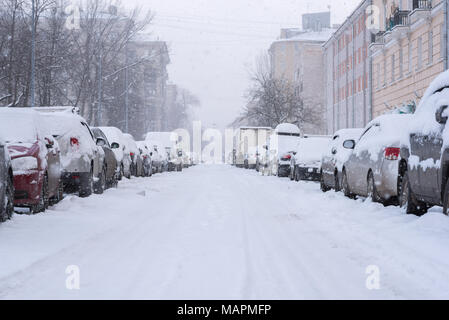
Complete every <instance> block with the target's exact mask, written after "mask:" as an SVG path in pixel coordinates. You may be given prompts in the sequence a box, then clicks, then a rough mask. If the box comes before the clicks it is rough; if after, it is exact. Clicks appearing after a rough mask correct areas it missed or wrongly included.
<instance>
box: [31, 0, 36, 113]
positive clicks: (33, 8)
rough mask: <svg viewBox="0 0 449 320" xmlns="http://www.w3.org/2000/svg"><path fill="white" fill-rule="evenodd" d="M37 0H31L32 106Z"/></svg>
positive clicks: (32, 99)
mask: <svg viewBox="0 0 449 320" xmlns="http://www.w3.org/2000/svg"><path fill="white" fill-rule="evenodd" d="M35 1H36V0H31V84H30V85H31V88H30V92H31V107H32V108H34V107H35V105H36V101H35V98H36V92H35V90H36V82H35V81H36V3H35Z"/></svg>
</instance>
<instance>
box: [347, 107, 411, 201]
mask: <svg viewBox="0 0 449 320" xmlns="http://www.w3.org/2000/svg"><path fill="white" fill-rule="evenodd" d="M411 117H412V115H405V114H404V115H400V114H388V115H383V116H380V117H377V118H376V119H374V120H373V121H371V122H370V123H369V124H368V125H367V126H366V127H365V129H364V131H363V133H362V135H361V137H360V138H359V140H358V141H357V142H355V143H354V141H353V140H347V141H346V142H345V143H344V147H346V148H347V149H354V150H353V152H352V153H351V155H350V156H349V158H348V160H347V161H346V162H345V163H344V165H343V171H342V172H343V175H342V191H343V192H344V194H345V196H348V197H351V196H354V195H359V196H362V197H369V198H372V200H373V201H374V202H386V201H388V202H391V201H394V200H396V199H397V196H398V195H399V190H398V186H399V182H400V181H399V175H398V172H399V161H400V150H401V149H400V148H401V145H403V144H404V142H405V139H404V136H406V134H405V132H406V130H407V129H406V128H407V126H408V125H409V123H410V120H411Z"/></svg>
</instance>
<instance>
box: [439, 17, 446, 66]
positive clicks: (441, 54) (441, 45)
mask: <svg viewBox="0 0 449 320" xmlns="http://www.w3.org/2000/svg"><path fill="white" fill-rule="evenodd" d="M445 40H446V39H444V24H442V25H441V27H440V59H443V58H444V51H445V50H446V49H445V47H444V42H445Z"/></svg>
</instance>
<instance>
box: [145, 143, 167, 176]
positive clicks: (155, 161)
mask: <svg viewBox="0 0 449 320" xmlns="http://www.w3.org/2000/svg"><path fill="white" fill-rule="evenodd" d="M145 143H146V145H147V147H148V149H149V150H150V151H151V153H152V157H151V161H152V168H153V173H161V172H162V171H163V167H164V162H163V160H164V156H163V153H165V150H164V148H161V147H160V144H159V143H158V142H157V141H151V140H145Z"/></svg>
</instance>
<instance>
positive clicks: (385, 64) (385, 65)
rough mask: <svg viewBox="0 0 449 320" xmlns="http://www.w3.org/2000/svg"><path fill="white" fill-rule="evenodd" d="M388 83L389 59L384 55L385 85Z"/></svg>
mask: <svg viewBox="0 0 449 320" xmlns="http://www.w3.org/2000/svg"><path fill="white" fill-rule="evenodd" d="M386 85H387V59H386V58H385V57H384V87H385V86H386Z"/></svg>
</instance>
